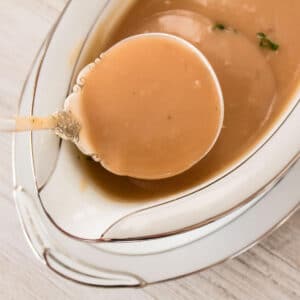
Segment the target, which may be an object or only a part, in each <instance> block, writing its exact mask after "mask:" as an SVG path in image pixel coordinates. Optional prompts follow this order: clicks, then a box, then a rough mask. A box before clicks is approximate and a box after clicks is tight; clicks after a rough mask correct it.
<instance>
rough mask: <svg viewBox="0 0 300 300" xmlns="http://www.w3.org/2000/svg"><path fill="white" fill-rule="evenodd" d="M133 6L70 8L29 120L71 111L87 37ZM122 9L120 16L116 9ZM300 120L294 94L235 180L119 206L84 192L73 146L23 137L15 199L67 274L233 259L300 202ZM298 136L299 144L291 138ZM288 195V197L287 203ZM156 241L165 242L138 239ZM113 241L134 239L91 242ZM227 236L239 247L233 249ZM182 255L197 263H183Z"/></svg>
mask: <svg viewBox="0 0 300 300" xmlns="http://www.w3.org/2000/svg"><path fill="white" fill-rule="evenodd" d="M124 3H125V1H123V2H122V1H107V2H106V1H103V0H90V1H89V2H88V3H84V4H83V3H82V1H75V0H74V1H70V2H69V4H68V7H67V9H66V11H65V12H64V14H63V15H62V16H61V18H60V21H59V23H58V25H57V27H56V29H55V30H54V31H53V32H52V33H51V34H50V36H49V37H48V39H47V41H46V42H45V44H44V46H43V48H42V49H41V51H40V53H39V56H38V58H37V59H36V61H35V65H34V67H33V70H32V72H31V75H30V77H29V80H28V82H27V84H26V86H25V90H24V94H23V97H22V102H21V106H20V113H21V114H25V115H27V114H30V113H32V112H34V113H35V114H41V115H44V114H48V113H49V112H53V111H55V110H57V109H59V108H61V107H62V105H63V102H64V99H65V97H66V95H67V94H68V93H69V91H70V88H71V86H72V85H71V84H70V82H72V79H73V78H75V76H76V73H77V71H78V70H79V69H80V68H81V66H82V65H84V64H85V63H86V62H85V61H84V56H85V54H84V52H85V50H84V49H87V48H88V47H89V43H90V41H91V40H94V39H93V37H92V33H91V34H90V35H88V34H89V33H90V31H91V28H92V27H93V24H94V23H95V22H96V21H97V22H98V23H99V22H100V23H101V22H103V18H104V17H109V18H110V20H113V19H114V18H116V17H117V16H116V15H114V13H115V14H116V13H117V14H118V13H120V12H121V10H122V5H124ZM116 5H119V6H118V7H119V10H115V8H116ZM99 16H100V19H99ZM79 18H80V20H81V23H80V26H78V22H77V20H78V19H79ZM76 24H77V25H76ZM74 26H75V27H74ZM77 27H78V28H77ZM79 27H80V28H79ZM105 28H106V29H107V30H108V29H109V28H108V27H105ZM75 29H76V30H75ZM77 29H78V30H77ZM102 36H103V35H102ZM83 45H84V48H82V46H83ZM74 49H75V50H76V51H75V52H74ZM70 57H72V59H70ZM74 57H76V59H75V60H74ZM299 117H300V105H299V101H298V100H297V97H295V99H294V101H292V102H291V105H290V107H289V108H288V110H287V111H286V112H285V113H284V114H283V115H282V117H281V119H280V120H279V121H278V124H277V125H276V126H275V127H274V129H273V131H272V132H270V133H269V134H268V136H266V137H265V139H264V140H263V141H261V143H260V145H258V146H257V147H256V149H254V150H253V151H252V152H251V153H249V154H248V155H247V157H245V158H244V159H243V161H241V162H240V163H239V164H238V165H236V166H233V167H232V168H231V170H227V172H226V174H222V175H220V176H219V178H215V179H214V180H212V181H211V182H208V183H207V184H206V185H205V186H199V187H198V188H197V190H193V191H188V192H187V193H185V194H186V195H177V197H175V198H170V199H156V200H153V201H152V202H150V203H149V202H148V203H131V204H129V203H123V204H122V203H119V202H118V203H116V202H114V201H110V199H106V198H105V194H103V195H101V194H99V192H97V191H96V190H94V189H89V190H88V191H86V192H85V194H84V196H83V195H82V192H81V191H80V188H79V187H80V180H81V177H80V172H79V170H78V168H76V167H75V164H74V159H75V158H74V155H73V154H72V153H73V152H72V147H71V146H70V145H68V144H65V143H63V144H62V145H61V144H60V140H59V139H57V138H56V137H54V136H53V135H52V134H49V133H35V134H34V135H32V136H31V135H30V134H27V133H24V134H20V135H18V136H16V137H15V145H14V148H15V150H14V151H15V158H14V164H15V185H16V189H15V195H16V202H17V206H18V209H19V214H20V218H21V220H22V222H23V225H24V229H25V231H26V232H27V236H28V238H29V239H30V241H31V245H32V246H33V248H34V250H35V252H36V253H37V254H38V255H39V256H40V258H41V259H43V260H44V261H45V262H47V264H48V265H49V267H51V268H52V269H54V270H55V271H57V272H59V273H61V274H62V275H63V276H65V277H69V278H70V279H72V280H75V281H79V282H83V283H86V284H92V285H97V286H98V285H101V286H118V285H121V286H128V285H143V284H145V283H151V282H156V281H161V280H166V279H169V278H174V277H177V276H181V275H184V274H187V273H191V272H194V271H196V270H198V269H203V268H206V267H208V266H210V265H213V264H215V263H217V262H219V261H221V260H223V259H226V258H228V257H231V256H233V255H235V254H236V253H238V252H240V251H241V249H244V248H245V247H248V246H249V245H250V244H252V243H254V242H255V241H257V239H258V238H260V237H261V236H263V235H264V234H266V232H268V231H269V230H270V229H271V228H272V227H274V226H275V225H276V224H278V223H279V222H281V221H282V219H284V218H285V217H286V216H287V215H288V214H290V213H291V211H293V210H294V209H296V207H297V205H298V204H299V199H300V191H299V189H297V185H296V183H297V176H298V178H299V175H300V166H299V163H297V161H298V159H299V150H300V128H299V125H300V122H299ZM291 132H293V135H294V136H295V137H297V136H299V138H294V139H290V138H289V137H290V134H291ZM278 145H284V147H283V146H280V147H278ZM274 162H276V163H274ZM293 165H295V166H294V167H293V168H292V169H290V168H291V167H292V166H293ZM289 170H290V173H289V174H288V176H287V177H286V178H285V179H284V180H283V181H282V182H281V183H280V184H279V185H277V187H276V188H274V189H273V190H272V191H271V192H269V191H270V189H271V188H273V187H274V186H275V185H276V184H277V183H278V182H279V181H280V179H282V178H283V176H284V175H286V173H287V172H288V171H289ZM286 189H289V198H288V199H285V201H281V197H282V196H284V195H285V192H286V191H287V190H286ZM268 192H269V193H268ZM263 196H264V197H263ZM199 198H201V201H198V200H199ZM270 212H272V213H270ZM178 216H180V217H178ZM257 220H259V222H258V221H257ZM212 221H214V222H212ZM208 223H211V224H209V225H206V224H208ZM135 224H139V226H135ZM111 225H114V226H111ZM204 225H206V226H204ZM108 229H109V230H108ZM188 229H194V230H190V231H187V230H188ZM185 231H187V232H186V233H183V232H185ZM179 232H180V233H181V234H177V235H174V236H170V237H165V238H162V236H167V235H170V234H175V233H179ZM100 237H101V239H100ZM149 237H160V238H159V239H156V240H148V241H146V240H145V241H137V239H146V238H149ZM111 239H115V240H128V239H129V240H135V241H132V242H130V243H120V242H118V243H101V244H96V243H91V242H93V241H103V240H111ZM227 240H229V241H230V242H226V243H225V242H224V241H227ZM181 256H187V257H189V258H190V259H189V260H180V261H179V260H178V257H181ZM182 261H184V263H183V262H182Z"/></svg>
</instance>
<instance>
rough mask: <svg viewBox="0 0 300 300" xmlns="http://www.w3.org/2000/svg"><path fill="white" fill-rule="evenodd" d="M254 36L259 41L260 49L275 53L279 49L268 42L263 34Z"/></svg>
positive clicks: (271, 42)
mask: <svg viewBox="0 0 300 300" xmlns="http://www.w3.org/2000/svg"><path fill="white" fill-rule="evenodd" d="M256 36H257V38H258V39H259V46H260V47H261V48H267V49H270V50H272V51H277V50H278V49H279V45H278V44H277V43H275V42H273V41H272V40H270V39H269V37H268V36H267V35H266V34H265V33H264V32H258V33H257V34H256Z"/></svg>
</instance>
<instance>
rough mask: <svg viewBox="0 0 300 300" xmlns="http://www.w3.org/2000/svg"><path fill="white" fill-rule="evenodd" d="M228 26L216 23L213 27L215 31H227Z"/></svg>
mask: <svg viewBox="0 0 300 300" xmlns="http://www.w3.org/2000/svg"><path fill="white" fill-rule="evenodd" d="M226 29H227V28H226V26H225V25H224V24H222V23H216V24H215V25H214V26H213V30H221V31H222V30H226Z"/></svg>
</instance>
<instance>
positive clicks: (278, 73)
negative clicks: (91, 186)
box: [84, 0, 300, 200]
mask: <svg viewBox="0 0 300 300" xmlns="http://www.w3.org/2000/svg"><path fill="white" fill-rule="evenodd" d="M270 7H272V9H270ZM299 11H300V1H298V0H287V1H284V2H283V1H281V0H272V1H271V0H264V1H261V0H251V1H250V0H235V1H231V0H230V1H219V0H205V1H204V0H185V1H181V0H170V1H160V0H147V1H137V3H136V5H135V6H134V7H133V8H131V10H130V12H129V13H128V14H127V15H125V16H124V18H123V21H122V22H121V24H120V25H119V26H118V27H117V28H116V29H115V31H114V33H113V34H112V35H111V36H110V40H109V41H108V42H107V48H108V47H110V46H111V45H113V44H115V43H116V42H117V41H119V40H121V39H123V38H125V37H128V36H130V35H134V34H138V33H144V32H165V33H171V34H175V35H178V36H180V37H183V38H185V39H186V40H188V41H190V42H192V43H193V44H194V45H195V46H196V47H198V48H199V49H200V50H202V52H203V53H204V54H205V55H206V56H207V58H208V59H209V61H210V63H211V64H212V66H213V67H214V69H215V71H216V73H217V76H218V78H219V80H220V83H221V86H222V89H223V94H224V101H225V122H224V128H223V131H222V133H221V137H220V139H219V141H218V142H217V144H216V146H215V147H214V149H213V150H212V151H211V152H210V153H209V155H208V156H207V157H206V158H205V159H204V160H202V161H201V162H200V163H198V164H197V165H196V166H194V167H193V168H192V169H190V170H189V171H187V172H185V173H184V174H181V175H179V176H177V177H174V178H171V179H165V180H159V181H144V180H136V179H131V178H127V177H118V176H115V175H112V174H110V173H108V172H107V171H105V170H104V169H103V168H101V167H100V166H99V165H97V164H94V163H93V162H90V161H84V165H85V169H86V171H87V172H86V175H85V176H89V177H90V178H92V179H93V181H94V182H95V183H96V185H97V186H98V187H99V188H100V189H101V190H102V191H105V192H107V193H109V194H110V196H114V197H115V198H116V199H128V200H133V199H136V200H139V199H146V198H153V197H158V196H165V195H171V194H175V193H178V192H183V191H185V190H187V189H189V188H193V187H195V186H197V185H199V184H201V183H204V182H205V181H207V180H209V179H211V178H212V177H213V176H215V175H217V174H219V173H220V172H222V171H224V170H225V169H226V168H228V167H230V166H231V165H232V164H233V163H234V162H236V161H237V160H238V159H240V157H241V156H242V155H244V154H245V153H247V151H249V150H251V149H252V148H253V147H254V146H255V144H256V143H257V142H258V141H259V139H261V138H262V136H263V135H264V134H265V133H266V132H267V131H268V130H269V129H270V128H271V126H272V125H273V124H274V121H276V119H277V118H278V116H279V115H280V113H282V111H283V110H284V108H285V107H286V105H287V104H288V103H289V101H290V99H291V98H292V96H293V94H294V92H295V90H296V88H297V87H298V84H299V76H300V55H299V53H300V42H299V36H300V19H299ZM216 23H218V24H224V25H225V26H226V29H225V30H219V29H214V27H215V24H216ZM258 32H264V33H265V34H267V35H268V36H269V37H270V38H271V39H272V40H274V41H276V42H277V43H278V44H279V45H280V48H279V50H278V51H271V50H270V49H264V48H261V47H260V46H259V40H258V39H257V37H256V34H257V33H258ZM101 46H103V45H101ZM100 48H101V47H100V45H99V49H100ZM93 59H94V58H93Z"/></svg>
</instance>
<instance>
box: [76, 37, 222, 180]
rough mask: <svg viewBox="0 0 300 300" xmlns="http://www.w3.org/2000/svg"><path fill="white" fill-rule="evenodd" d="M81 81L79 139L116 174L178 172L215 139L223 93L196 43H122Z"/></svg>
mask: <svg viewBox="0 0 300 300" xmlns="http://www.w3.org/2000/svg"><path fill="white" fill-rule="evenodd" d="M84 79H85V84H84V86H83V88H82V90H81V92H80V100H79V105H80V109H76V111H80V117H81V123H82V125H83V126H82V130H81V133H80V134H81V139H82V138H84V139H85V140H87V141H88V144H89V145H91V146H92V152H93V153H94V154H96V155H97V156H98V157H99V159H100V161H101V164H102V166H104V167H105V168H106V169H107V170H109V171H111V172H112V173H114V174H117V175H123V176H130V177H133V178H142V179H162V178H168V177H172V176H175V175H177V174H179V173H182V172H184V171H186V170H188V169H190V168H191V167H192V166H193V165H195V164H196V163H197V162H198V161H199V160H200V159H201V158H203V157H204V156H205V155H206V154H207V153H208V152H209V150H210V149H211V148H212V146H213V145H214V143H215V142H216V139H217V137H218V136H219V133H220V130H221V126H222V125H223V123H222V122H223V98H222V93H221V89H220V87H219V84H218V82H217V80H216V78H215V74H214V73H213V71H212V69H211V67H210V66H209V65H208V64H207V63H206V60H203V57H202V56H201V55H200V53H199V52H198V51H197V50H196V49H195V48H194V47H192V46H191V45H189V44H187V45H185V44H184V42H183V41H181V40H179V39H177V38H175V37H172V36H162V35H147V36H137V37H134V38H131V39H127V40H124V41H122V42H121V43H118V44H117V45H116V46H114V47H112V48H111V49H110V50H109V51H107V52H105V53H103V54H102V55H101V59H100V60H97V63H95V64H94V68H93V69H92V70H91V71H90V72H88V74H87V75H86V76H85V78H84ZM74 113H75V112H74Z"/></svg>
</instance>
